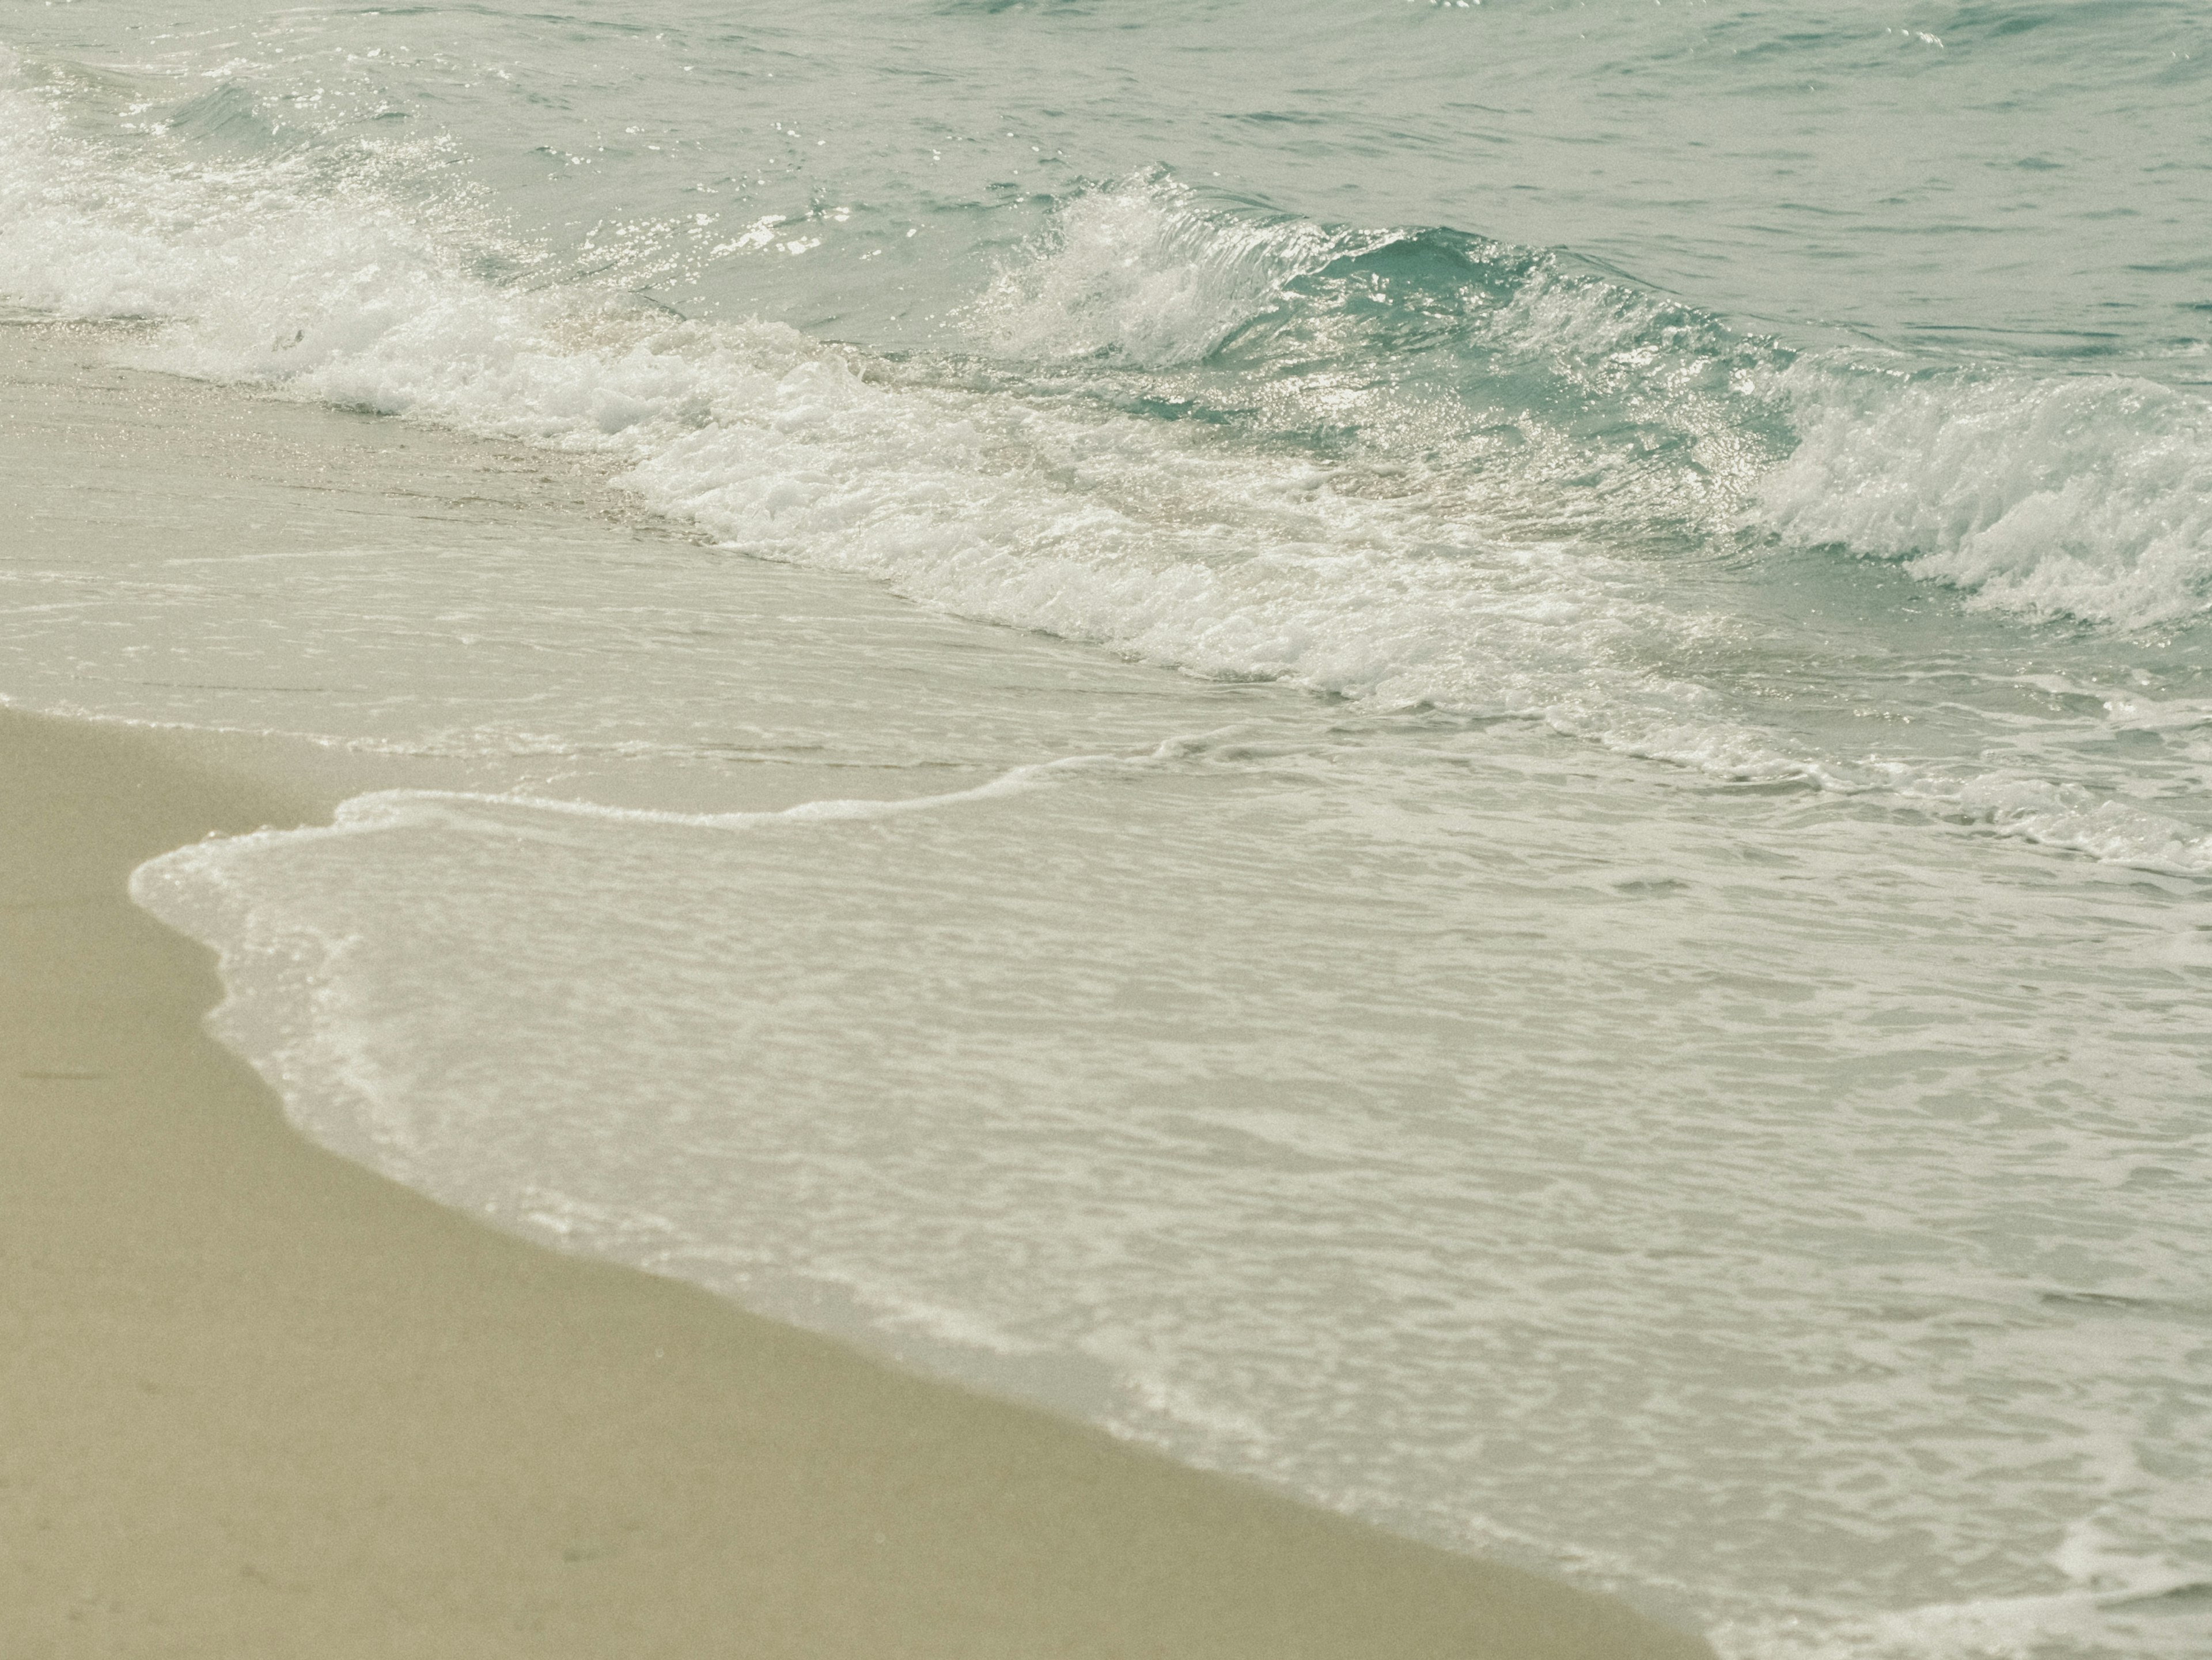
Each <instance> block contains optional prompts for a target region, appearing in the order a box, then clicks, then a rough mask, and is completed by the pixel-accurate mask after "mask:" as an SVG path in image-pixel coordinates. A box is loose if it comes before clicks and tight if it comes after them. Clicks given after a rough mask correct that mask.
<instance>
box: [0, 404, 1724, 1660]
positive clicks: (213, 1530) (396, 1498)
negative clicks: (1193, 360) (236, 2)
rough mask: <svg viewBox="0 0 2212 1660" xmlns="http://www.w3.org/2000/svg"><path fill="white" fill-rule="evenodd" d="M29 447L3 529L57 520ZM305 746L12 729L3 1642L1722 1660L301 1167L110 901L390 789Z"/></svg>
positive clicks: (1, 1107)
mask: <svg viewBox="0 0 2212 1660" xmlns="http://www.w3.org/2000/svg"><path fill="white" fill-rule="evenodd" d="M113 384H114V381H113V379H112V377H111V381H110V387H111V390H112V386H113ZM47 385H48V393H49V395H52V391H53V381H52V376H51V375H50V376H48V378H47ZM195 395H197V394H195ZM240 401H241V404H242V403H243V402H244V400H243V399H242V398H241V400H240ZM111 404H113V400H111ZM113 407H116V408H120V407H121V405H120V404H113ZM95 414H96V412H95ZM87 418H88V419H92V418H94V417H87ZM100 418H105V417H100ZM127 426H128V423H127V422H125V423H110V429H108V430H107V432H106V440H105V441H106V443H107V446H108V447H107V448H106V451H105V452H104V455H105V462H104V464H105V465H109V466H111V467H116V468H119V469H121V470H123V471H129V469H130V465H131V457H130V455H129V454H128V453H123V452H124V451H127V449H128V445H129V443H130V442H131V441H133V440H131V438H130V435H129V433H128V431H127V430H126V428H127ZM144 430H145V432H147V433H150V432H151V431H152V429H151V427H148V428H146V429H144ZM16 433H17V436H18V437H19V438H21V437H22V436H23V429H21V427H20V426H18V427H17V429H16ZM149 442H150V439H149ZM118 447H120V448H119V449H118ZM51 462H52V457H51V456H48V457H46V459H43V460H41V461H40V463H39V464H38V465H35V466H32V467H28V468H17V469H15V471H14V472H13V483H12V487H11V491H10V495H11V497H12V498H13V499H12V500H11V512H13V513H15V514H17V515H18V516H19V517H29V518H36V517H37V516H38V515H39V514H41V513H43V514H44V515H45V522H46V524H48V525H49V526H51V525H52V524H55V523H58V522H59V520H58V519H57V517H56V515H57V514H65V513H66V511H67V504H66V503H65V502H64V503H62V504H61V505H59V506H58V505H57V503H56V501H55V500H54V499H52V496H39V495H38V492H40V490H42V489H43V490H51V489H57V488H59V485H58V483H56V482H55V481H56V480H57V479H59V478H62V477H63V475H61V474H58V472H57V471H56V470H55V469H54V467H53V466H52V465H51ZM42 481H43V482H42ZM33 497H36V498H37V499H33ZM302 753H303V752H302V751H293V750H289V749H287V748H284V747H283V746H282V745H277V744H275V743H266V744H256V743H254V742H252V741H248V740H241V739H222V740H218V739H211V738H208V737H205V736H201V737H197V738H196V737H194V736H192V735H191V734H186V733H163V732H157V731H151V730H146V729H137V728H129V727H118V726H112V725H98V724H93V723H88V722H75V721H60V720H55V719H51V718H46V717H43V716H38V715H31V714H21V713H16V712H12V711H10V712H7V713H5V714H4V715H0V755H4V761H0V765H4V775H5V776H6V778H7V781H8V787H7V789H6V792H5V795H4V808H0V836H4V843H0V845H4V849H5V853H4V860H0V872H4V877H0V881H3V882H4V889H0V927H4V933H0V939H4V942H5V944H4V958H3V959H0V960H4V964H5V967H4V972H5V974H6V976H7V979H6V985H7V995H6V998H5V1002H4V1008H5V1011H6V1015H5V1018H6V1026H5V1036H4V1042H5V1045H6V1066H5V1067H4V1069H0V1278H4V1284H5V1295H4V1297H0V1424H4V1425H5V1426H6V1432H5V1435H4V1438H0V1651H4V1652H5V1653H6V1654H7V1655H8V1656H9V1660H64V1657H70V1660H74V1657H91V1656H101V1657H106V1656H118V1657H120V1656H133V1657H136V1656H147V1657H152V1656H174V1657H198V1656H205V1657H225V1660H231V1657H249V1656H272V1657H273V1656H279V1655H283V1656H294V1655H297V1656H313V1657H317V1660H342V1657H348V1656H356V1655H358V1656H363V1657H367V1656H377V1657H393V1656H422V1657H431V1656H438V1657H444V1656H460V1655H467V1656H470V1657H503V1656H513V1657H517V1660H522V1657H532V1660H551V1657H559V1656H578V1657H583V1656H592V1657H605V1656H611V1655H617V1654H618V1655H622V1656H624V1657H648V1656H653V1657H658V1656H665V1657H694V1656H697V1657H704V1656H709V1655H714V1656H720V1655H744V1656H748V1657H774V1656H792V1657H809V1660H845V1657H854V1660H857V1657H873V1656H884V1657H890V1656H894V1655H896V1656H902V1657H933V1656H944V1657H954V1656H958V1657H989V1656H1005V1657H1009V1660H1012V1657H1016V1656H1019V1657H1025V1660H1043V1657H1055V1656H1071V1657H1072V1656H1092V1655H1095V1656H1101V1657H1104V1656H1116V1657H1133V1656H1163V1657H1166V1656H1176V1657H1186V1656H1187V1657H1213V1656H1221V1657H1228V1656H1251V1657H1255V1660H1259V1657H1268V1660H1286V1657H1294V1656H1314V1657H1322V1656H1328V1657H1352V1656H1363V1655H1372V1656H1376V1657H1386V1656H1387V1657H1392V1660H1411V1657H1422V1656H1437V1657H1443V1656H1455V1657H1484V1656H1495V1657H1499V1660H1508V1657H1510V1660H1542V1657H1560V1660H1565V1657H1579V1660H1646V1657H1649V1660H1662V1657H1675V1656H1680V1657H1692V1656H1696V1655H1700V1654H1706V1653H1709V1652H1710V1651H1709V1650H1708V1649H1707V1648H1706V1647H1705V1645H1704V1644H1703V1642H1702V1641H1700V1640H1699V1639H1695V1638H1692V1637H1689V1636H1686V1635H1683V1634H1680V1633H1675V1632H1673V1631H1671V1630H1668V1629H1665V1628H1662V1627H1657V1626H1655V1625H1653V1624H1650V1623H1649V1622H1647V1621H1645V1620H1642V1619H1641V1618H1639V1617H1638V1616H1637V1615H1636V1614H1633V1613H1632V1612H1631V1611H1629V1610H1628V1609H1626V1608H1625V1607H1623V1606H1620V1605H1618V1604H1615V1603H1613V1602H1609V1601H1607V1600H1604V1599H1601V1598H1598V1597H1594V1596H1588V1595H1585V1594H1583V1593H1580V1592H1578V1591H1575V1590H1570V1589H1567V1588H1565V1587H1563V1586H1560V1585H1558V1584H1553V1583H1551V1582H1549V1581H1547V1580H1545V1579H1543V1578H1539V1577H1535V1576H1532V1575H1529V1574H1526V1573H1522V1572H1518V1571H1516V1570H1513V1569H1510V1568H1504V1567H1498V1566H1488V1565H1485V1564H1482V1563H1480V1562H1476V1561H1474V1560H1467V1559H1463V1558H1461V1557H1457V1556H1455V1555H1452V1554H1447V1553H1444V1552H1442V1551H1438V1550H1434V1549H1431V1548H1426V1547H1424V1546H1420V1545H1417V1544H1413V1543H1410V1542H1407V1541H1401V1540H1400V1539H1397V1538H1395V1537H1393V1536H1390V1535H1386V1534H1384V1533H1382V1532H1380V1531H1377V1530H1375V1529H1370V1528H1367V1527H1365V1526H1363V1525H1360V1524H1358V1523H1352V1522H1349V1521H1346V1520H1344V1519H1341V1518H1339V1517H1334V1516H1332V1515H1329V1514H1326V1513H1324V1512H1322V1511H1317V1510H1313V1509H1310V1508H1307V1507H1304V1506H1302V1505H1297V1504H1295V1503H1292V1502H1291V1501H1288V1500H1286V1499H1280V1498H1278V1497H1276V1496H1274V1495H1273V1494H1271V1493H1267V1492H1265V1491H1262V1490H1261V1489H1260V1488H1257V1487H1251V1486H1248V1485H1245V1484H1243V1483H1240V1482H1237V1481H1231V1480H1227V1479H1224V1478H1219V1477H1216V1476H1212V1475H1206V1474H1202V1473H1200V1472H1197V1471H1194V1470H1191V1469H1188V1468H1183V1467H1181V1466H1178V1465H1176V1464H1173V1463H1171V1462H1167V1461H1165V1460H1164V1459H1161V1458H1158V1457H1156V1456H1152V1455H1151V1454H1148V1453H1146V1452H1144V1451H1142V1450H1137V1449H1134V1448H1133V1447H1131V1446H1129V1445H1127V1444H1122V1443H1121V1442H1118V1441H1116V1440H1115V1439H1113V1438H1109V1437H1108V1436H1106V1435H1105V1434H1103V1433H1102V1432H1096V1431H1093V1430H1091V1429H1088V1428H1085V1427H1083V1426H1078V1425H1075V1424H1073V1423H1070V1422H1065V1421H1061V1420H1056V1419H1054V1418H1052V1417H1049V1416H1047V1415H1045V1414H1040V1413H1036V1412H1034V1411H1031V1410H1029V1409H1027V1408H1022V1407H1018V1406H1015V1405H1010V1404H1006V1403H1004V1402H999V1401H995V1400H992V1399H988V1398H985V1397H982V1396H980V1395H972V1394H969V1393H966V1392H963V1391H961V1390H958V1389H952V1388H950V1387H946V1386H944V1385H941V1384H939V1383H934V1382H932V1381H928V1380H927V1379H923V1378H920V1377H912V1376H908V1375H904V1374H902V1373H899V1372H896V1371H893V1370H890V1369H889V1368H887V1367H886V1366H884V1365H880V1364H878V1363H877V1362H876V1361H874V1360H872V1359H868V1358H866V1357H865V1356H863V1355H861V1354H860V1353H856V1352H854V1351H853V1350H850V1349H848V1348H846V1347H842V1346H841V1345H839V1344H836V1343H834V1342H831V1341H825V1340H823V1339H820V1338H817V1337H815V1336H813V1335H808V1334H805V1333H803V1332H800V1331H798V1330H795V1329H790V1328H787V1327H785V1326H782V1325H780V1324H776V1323H770V1322H767V1321H764V1320H762V1319H759V1318H756V1317H753V1316H750V1315H748V1314H746V1313H744V1311H742V1310H739V1309H738V1308H736V1307H734V1306H732V1305H731V1304H726V1303H724V1302H721V1301H719V1300H717V1299H715V1298H713V1297H710V1296H709V1295H708V1294H706V1293H704V1292H700V1291H697V1290H696V1289H694V1288H692V1287H690V1286H684V1285H682V1284H678V1283H677V1282H675V1281H672V1280H662V1279H657V1278H653V1277H651V1276H647V1275H645V1274H638V1273H635V1272H631V1271H629V1270H627V1269H623V1268H612V1267H608V1266H605V1265H602V1264H599V1263H596V1262H588V1261H585V1260H581V1259H579V1258H574V1257H569V1256H561V1255H557V1254H555V1253H553V1252H550V1251H548V1250H544V1249H542V1248H540V1247H538V1246H537V1245H534V1244H532V1243H526V1242H523V1241H520V1240H518V1239H515V1238H513V1237H507V1236H505V1235H502V1234H500V1233H497V1232H495V1231H491V1230H489V1229H488V1228H484V1227H482V1226H479V1225H477V1224H476V1223H475V1222H473V1221H472V1220H471V1219H469V1218H467V1217H465V1216H463V1215H460V1214H458V1213H453V1212H451V1211H448V1210H446V1209H442V1208H441V1207H438V1206H436V1205H434V1204H433V1203H431V1202H429V1201H427V1200H424V1199H422V1198H420V1197H418V1196H417V1195H414V1194H413V1193H411V1192H410V1191H407V1190H405V1189H402V1188H399V1187H398V1186H396V1185H393V1184H392V1183H388V1182H386V1181H385V1180H383V1179H382V1178H380V1177H377V1176H374V1175H373V1174H370V1173H368V1171H363V1170H362V1169H360V1168H358V1167H356V1166H355V1165H352V1164H348V1163H346V1162H344V1161H343V1160H341V1159H339V1158H337V1157H335V1156H333V1155H331V1154H329V1153H327V1152H324V1151H322V1150H320V1149H319V1148H317V1147H315V1146H312V1145H311V1144H309V1143H308V1142H307V1140H304V1139H303V1138H301V1137H300V1136H299V1135H297V1134H295V1133H294V1132H293V1131H292V1130H291V1129H290V1128H289V1127H288V1126H287V1125H286V1124H285V1122H283V1116H282V1114H281V1111H280V1109H279V1106H278V1104H277V1102H276V1098H275V1097H274V1095H273V1094H272V1092H271V1091H270V1090H269V1089H268V1088H267V1087H266V1086H265V1085H264V1084H263V1083H262V1081H261V1080H260V1079H258V1077H257V1076H256V1075H255V1074H254V1073H252V1070H251V1069H250V1068H248V1067H246V1065H245V1063H244V1062H242V1061H240V1060H239V1059H238V1058H236V1057H235V1056H234V1055H231V1054H230V1053H229V1052H228V1051H227V1050H225V1049H222V1047H220V1046H219V1045H218V1044H216V1043H215V1042H213V1041H212V1040H211V1039H210V1037H208V1036H207V1035H206V1034H205V1032H204V1030H203V1027H202V1018H203V1016H204V1014H205V1012H207V1010H208V1009H209V1008H210V1007H211V1006H213V1005H214V1004H215V1002H216V1000H218V998H219V996H220V994H221V987H220V984H219V982H218V981H217V978H216V973H215V967H214V964H213V961H212V959H211V957H210V953H209V952H206V951H205V950H204V949H203V948H202V947H200V946H197V945H196V944H194V943H193V942H191V941H190V940H187V939H184V938H183V937H181V936H179V935H178V934H176V933H172V932H170V931H169V930H167V928H165V927H162V926H161V925H160V924H159V923H157V922H155V921H154V920H152V919H151V918H150V917H149V916H148V915H145V914H144V913H143V912H141V911H140V910H138V909H136V908H134V907H133V906H132V905H131V903H130V902H129V900H128V898H127V897H126V895H125V882H126V879H127V878H128V876H129V874H130V873H131V870H132V869H133V868H134V867H135V866H137V865H138V864H139V863H141V862H143V860H147V859H148V858H150V857H152V856H154V855H155V854H159V853H161V852H162V851H164V850H165V849H167V848H173V847H177V846H179V845H181V844H183V843H185V842H191V841H194V840H197V839H198V838H200V837H202V836H207V835H210V834H230V833H236V832H240V831H245V830H252V829H254V828H256V827H258V826H262V825H267V824H277V825H289V824H300V823H306V822H313V821H315V820H318V819H319V818H323V817H325V816H326V815H327V814H328V812H330V811H331V808H332V807H333V806H335V804H336V803H337V800H340V799H342V798H343V796H344V795H345V794H351V793H354V792H355V791H356V790H358V789H360V788H362V787H373V785H374V784H375V783H377V782H381V781H386V780H384V779H383V778H382V777H381V775H378V774H375V773H373V772H371V771H369V770H368V768H367V766H366V763H364V765H363V766H362V767H361V768H356V769H351V770H350V771H349V769H348V767H347V766H346V765H344V764H340V763H332V762H330V761H327V760H325V761H324V762H322V763H319V769H318V766H317V765H310V764H307V763H306V762H304V761H303V760H302V758H301V755H302ZM310 758H312V757H310Z"/></svg>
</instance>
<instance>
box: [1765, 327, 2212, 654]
mask: <svg viewBox="0 0 2212 1660" xmlns="http://www.w3.org/2000/svg"><path fill="white" fill-rule="evenodd" d="M1781 391H1782V392H1783V394H1784V396H1785V397H1786V398H1788V400H1789V403H1790V408H1791V410H1793V412H1794V415H1795V417H1796V424H1797V428H1798V430H1799V432H1800V433H1801V434H1802V442H1801V443H1800V444H1799V445H1798V447H1797V449H1796V453H1794V454H1793V455H1791V457H1790V459H1789V460H1787V461H1785V462H1784V464H1783V465H1781V466H1780V467H1778V468H1777V469H1776V470H1775V471H1774V472H1773V473H1772V474H1771V476H1770V477H1767V478H1766V479H1765V481H1764V482H1763V483H1761V484H1760V486H1759V492H1758V496H1757V500H1756V503H1755V512H1756V515H1757V518H1758V520H1759V521H1760V522H1763V523H1765V524H1768V525H1771V526H1774V527H1775V528H1776V529H1778V530H1779V531H1780V532H1782V533H1783V534H1784V536H1786V537H1788V538H1790V539H1791V540H1793V541H1797V542H1802V543H1814V544H1817V543H1835V544H1839V545H1841V546H1844V547H1846V548H1849V549H1850V550H1852V551H1853V552H1856V553H1859V554H1863V555H1865V556H1869V557H1879V558H1892V559H1903V560H1906V561H1908V562H1910V568H1911V569H1912V571H1913V572H1914V574H1915V575H1921V576H1925V577H1928V578H1929V579H1931V580H1935V581H1942V582H1947V583H1950V584H1952V585H1953V586H1954V587H1960V588H1963V589H1965V590H1966V591H1967V592H1968V593H1971V594H1972V596H1973V603H1976V604H1978V605H1988V606H1992V607H1999V608H2002V609H2005V610H2008V611H2027V612H2033V613H2039V614H2044V615H2051V616H2070V617H2083V618H2086V619H2088V620H2090V621H2093V622H2100V623H2117V624H2118V625H2119V626H2121V627H2123V628H2129V629H2142V628H2148V627H2152V626H2154V625H2156V624H2159V623H2173V622H2176V621H2179V620H2180V619H2183V618H2185V617H2193V616H2195V615H2197V614H2198V613H2200V612H2202V611H2203V610H2204V609H2205V608H2206V607H2207V606H2208V605H2212V410H2208V409H2207V407H2206V404H2205V403H2204V400H2203V398H2201V397H2198V396H2197V395H2195V394H2193V393H2190V392H2179V391H2176V390H2173V389H2172V388H2169V387H2165V386H2155V385H2153V384H2151V383H2150V382H2148V381H2143V380H2122V379H2118V378H2115V377H2111V376H2101V377H2083V378H2080V379H2069V378H2066V377H2051V378H2046V379H2034V378H2031V377H2029V376H2027V375H2025V374H2021V373H2019V372H2017V371H2014V372H2008V373H1995V372H1992V373H1989V374H1963V373H1953V374H1944V375H1941V376H1934V377H1930V376H1924V375H1923V376H1914V375H1911V374H1905V373H1902V372H1884V371H1881V370H1880V369H1878V368H1866V367H1863V366H1859V365H1849V364H1844V363H1839V362H1835V361H1832V360H1816V361H1808V362H1801V363H1799V364H1798V365H1796V367H1794V368H1792V369H1791V370H1790V372H1789V373H1787V374H1784V376H1783V377H1782V382H1781Z"/></svg>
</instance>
